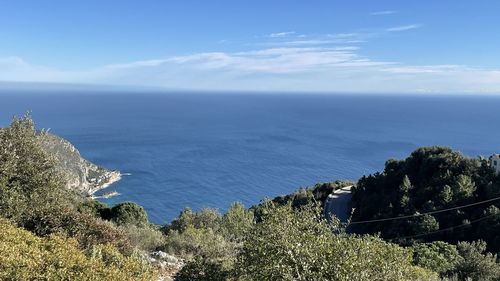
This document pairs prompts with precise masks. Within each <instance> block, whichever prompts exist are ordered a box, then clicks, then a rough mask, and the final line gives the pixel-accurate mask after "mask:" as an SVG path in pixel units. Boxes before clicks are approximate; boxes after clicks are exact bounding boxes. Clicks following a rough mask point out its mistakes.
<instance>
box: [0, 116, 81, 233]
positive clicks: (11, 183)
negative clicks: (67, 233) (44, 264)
mask: <svg viewBox="0 0 500 281" xmlns="http://www.w3.org/2000/svg"><path fill="white" fill-rule="evenodd" d="M44 135H45V133H44V132H37V131H36V130H35V124H34V122H33V120H32V119H31V117H30V115H28V114H27V115H25V116H24V117H22V118H13V120H12V123H11V124H10V126H9V127H7V128H3V129H0V215H1V216H2V217H5V218H8V219H10V220H12V221H14V222H16V223H18V224H19V225H21V226H23V227H25V228H27V229H30V230H33V231H35V232H39V233H40V234H48V233H49V232H51V230H50V229H49V228H50V226H51V225H53V224H54V223H57V222H55V220H58V218H59V217H60V215H61V214H65V213H68V212H70V211H71V210H72V209H73V203H72V199H73V198H74V196H73V195H70V192H69V191H68V190H66V189H65V188H63V187H64V183H63V182H62V181H61V179H62V178H63V177H61V175H60V174H58V172H57V171H56V169H55V168H54V167H55V160H54V159H53V158H52V157H51V156H50V155H48V154H47V153H46V152H45V151H44V150H43V149H42V146H41V141H42V138H43V137H44Z"/></svg>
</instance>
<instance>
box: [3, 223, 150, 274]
mask: <svg viewBox="0 0 500 281" xmlns="http://www.w3.org/2000/svg"><path fill="white" fill-rule="evenodd" d="M0 252H1V253H2V254H1V255H0V280H110V281H113V280H117V281H118V280H120V281H122V280H156V279H157V278H158V277H157V276H156V273H155V272H154V271H153V270H152V269H151V268H150V267H149V266H148V265H147V264H145V263H144V262H143V261H142V260H141V259H139V258H138V257H135V256H131V257H125V256H123V255H121V254H120V253H119V252H118V251H117V250H116V249H115V248H114V247H113V246H111V245H109V244H107V245H100V246H96V247H93V248H92V250H91V251H89V255H86V254H85V253H84V252H82V251H80V250H79V249H78V247H77V242H76V241H75V240H74V239H67V238H63V237H60V236H54V235H52V236H50V237H46V238H39V237H36V236H34V235H33V234H31V233H29V232H28V231H25V230H22V229H19V228H16V227H15V226H14V225H12V224H11V223H10V222H8V221H6V220H5V219H0Z"/></svg>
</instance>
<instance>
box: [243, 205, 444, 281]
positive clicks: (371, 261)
mask: <svg viewBox="0 0 500 281" xmlns="http://www.w3.org/2000/svg"><path fill="white" fill-rule="evenodd" d="M334 231H336V228H332V225H329V224H328V223H327V222H326V221H325V220H324V219H323V218H322V215H321V209H319V208H317V207H315V206H306V207H304V208H302V209H300V210H294V209H293V208H292V207H291V205H290V204H289V205H286V206H280V207H277V208H271V209H269V210H268V211H267V215H266V216H265V217H263V220H262V222H261V223H258V224H256V225H255V227H254V228H253V229H252V231H250V232H249V234H248V235H247V237H246V240H245V243H244V246H243V248H242V250H241V252H240V254H239V255H238V261H237V263H236V265H235V267H234V268H235V272H236V275H237V277H238V278H242V279H243V280H361V281H362V280H433V279H436V278H437V276H436V274H434V273H432V272H430V271H427V270H425V269H422V268H419V267H416V266H413V265H412V264H411V260H412V259H411V253H410V251H408V250H406V249H404V248H401V247H399V246H398V245H395V244H391V243H387V242H384V241H382V240H381V239H379V238H376V237H370V236H362V237H357V236H348V235H344V234H334V233H333V232H334Z"/></svg>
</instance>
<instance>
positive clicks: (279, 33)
mask: <svg viewBox="0 0 500 281" xmlns="http://www.w3.org/2000/svg"><path fill="white" fill-rule="evenodd" d="M294 34H295V31H286V32H278V33H271V34H269V37H271V38H281V37H287V36H290V35H294Z"/></svg>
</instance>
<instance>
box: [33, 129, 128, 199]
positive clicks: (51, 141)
mask: <svg viewBox="0 0 500 281" xmlns="http://www.w3.org/2000/svg"><path fill="white" fill-rule="evenodd" d="M42 144H43V147H44V149H45V150H46V152H47V153H49V154H50V155H53V156H54V157H55V158H56V162H57V169H59V170H60V172H61V174H63V175H65V176H66V177H67V179H66V187H67V188H69V189H74V190H76V191H78V192H80V193H82V194H84V195H89V196H90V195H92V194H94V193H95V192H96V191H98V190H101V189H104V188H106V187H108V186H109V185H111V184H112V183H114V182H116V181H119V180H120V179H121V174H120V172H119V171H116V170H107V169H105V168H103V167H101V166H98V165H96V164H94V163H92V162H90V161H88V160H86V159H84V158H83V157H82V156H81V155H80V152H79V151H78V150H77V149H76V148H75V146H74V145H72V144H71V143H70V142H69V141H67V140H65V139H63V138H61V137H58V136H56V135H53V134H50V133H44V134H43V137H42Z"/></svg>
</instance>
